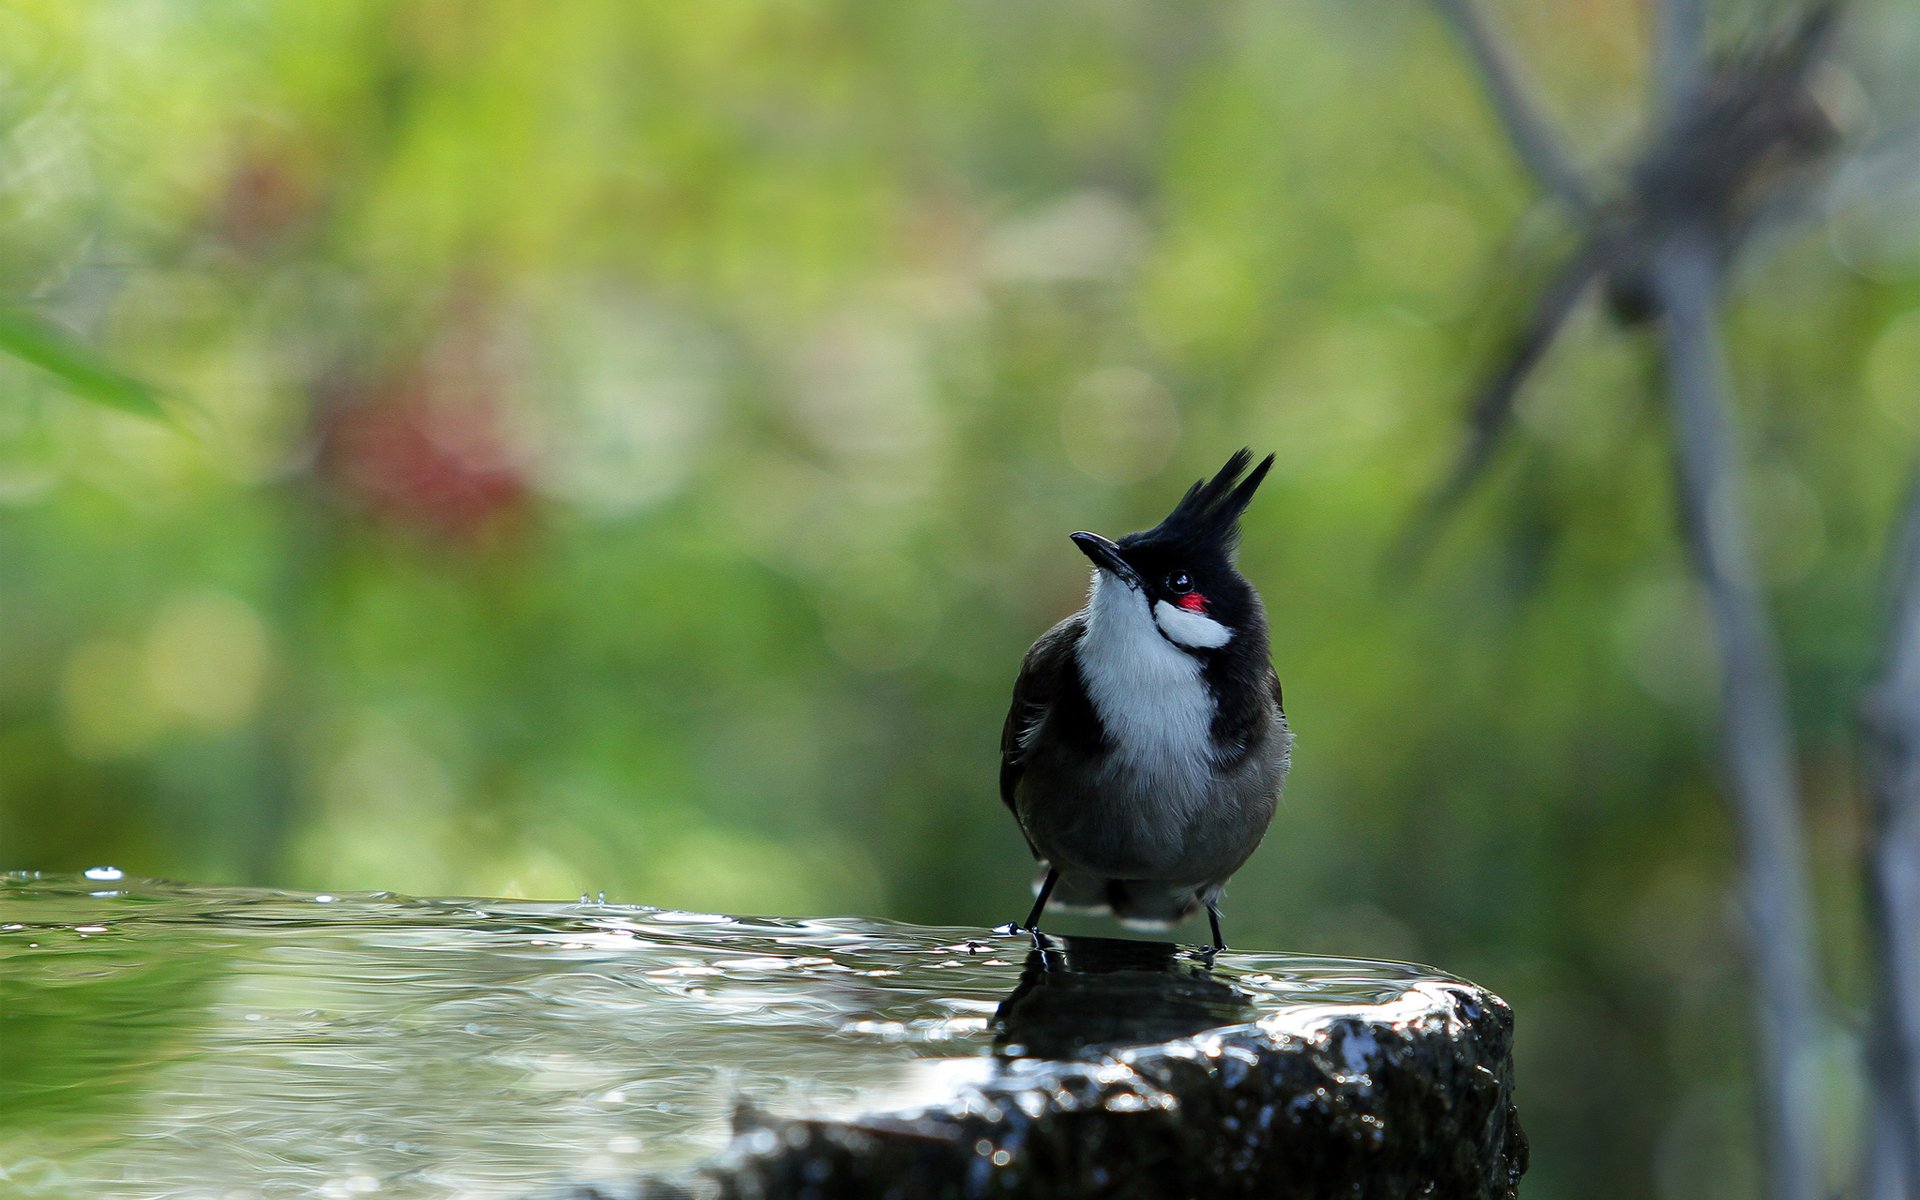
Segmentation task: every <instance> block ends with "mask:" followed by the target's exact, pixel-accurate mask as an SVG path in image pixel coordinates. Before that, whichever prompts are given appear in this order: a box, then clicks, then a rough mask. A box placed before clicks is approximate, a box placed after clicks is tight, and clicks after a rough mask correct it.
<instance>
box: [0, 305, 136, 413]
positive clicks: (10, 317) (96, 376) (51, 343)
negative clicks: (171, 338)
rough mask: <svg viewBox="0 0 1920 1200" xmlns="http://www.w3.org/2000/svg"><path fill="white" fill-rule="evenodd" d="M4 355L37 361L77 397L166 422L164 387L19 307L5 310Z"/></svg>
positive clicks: (0, 315)
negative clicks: (122, 367)
mask: <svg viewBox="0 0 1920 1200" xmlns="http://www.w3.org/2000/svg"><path fill="white" fill-rule="evenodd" d="M0 353H6V354H11V355H13V356H14V357H15V358H17V359H19V360H21V361H22V362H27V363H32V364H33V365H34V366H36V367H39V368H40V369H41V370H42V371H45V372H47V373H48V374H49V375H52V376H53V377H54V378H56V379H58V380H59V381H60V382H61V384H62V385H64V386H65V387H66V389H67V390H68V391H70V392H72V393H73V394H74V395H76V396H79V397H81V398H82V399H85V400H91V401H93V402H94V403H96V404H105V405H108V406H109V407H112V408H117V409H120V410H122V411H123V412H130V413H136V414H138V415H140V416H143V417H153V418H155V419H164V418H165V417H166V415H167V414H166V410H165V409H164V408H162V407H161V405H160V391H159V389H157V388H155V387H153V386H151V385H149V384H146V383H143V382H141V381H140V380H138V379H135V378H134V377H133V376H131V375H128V374H125V373H124V372H121V371H119V370H116V369H115V368H114V367H112V366H110V365H108V363H107V362H106V361H105V360H104V359H103V358H101V357H100V355H99V354H98V353H97V352H95V351H94V350H93V349H92V348H91V347H88V346H86V345H84V344H82V343H81V342H80V341H78V340H77V339H75V338H74V336H73V335H72V334H70V333H68V332H67V331H66V330H64V329H62V328H60V327H59V326H58V325H55V324H53V323H52V322H50V321H47V320H44V319H42V318H40V317H37V316H34V315H33V314H32V313H29V312H25V311H23V310H21V309H17V308H11V309H10V308H0Z"/></svg>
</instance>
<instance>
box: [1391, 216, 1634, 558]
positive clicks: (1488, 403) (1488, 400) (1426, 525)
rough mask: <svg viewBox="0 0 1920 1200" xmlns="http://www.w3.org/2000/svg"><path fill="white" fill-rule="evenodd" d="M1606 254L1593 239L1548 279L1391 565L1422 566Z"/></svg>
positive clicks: (1490, 457) (1484, 465)
mask: <svg viewBox="0 0 1920 1200" xmlns="http://www.w3.org/2000/svg"><path fill="white" fill-rule="evenodd" d="M1604 258H1605V253H1604V251H1603V249H1602V247H1601V245H1600V242H1599V240H1598V239H1593V240H1590V241H1588V242H1587V243H1586V244H1585V245H1583V246H1581V247H1580V248H1579V249H1578V250H1576V251H1574V253H1573V254H1572V255H1571V256H1570V257H1569V258H1568V259H1567V261H1566V262H1565V263H1563V264H1561V266H1560V268H1559V270H1557V271H1555V272H1554V274H1553V276H1552V278H1550V279H1549V280H1547V284H1546V286H1545V287H1544V288H1542V289H1541V291H1540V295H1539V298H1538V299H1536V300H1535V301H1534V303H1533V306H1532V308H1531V309H1530V310H1529V311H1528V313H1527V317H1526V320H1525V322H1524V323H1523V324H1522V325H1521V326H1520V328H1519V330H1518V331H1517V332H1515V333H1514V335H1513V336H1512V338H1511V339H1510V340H1509V342H1508V343H1507V348H1506V352H1505V353H1504V354H1502V355H1501V356H1500V359H1499V362H1500V366H1499V369H1498V370H1497V371H1495V372H1494V374H1493V375H1492V376H1491V377H1490V378H1488V379H1487V380H1486V381H1485V382H1484V383H1482V384H1481V385H1480V390H1479V392H1478V393H1477V394H1476V395H1475V396H1474V398H1473V405H1472V407H1471V408H1470V409H1469V410H1468V413H1467V429H1466V435H1465V438H1464V440H1463V441H1462V443H1461V446H1460V450H1459V453H1458V454H1456V455H1455V457H1454V460H1453V465H1452V467H1451V468H1450V469H1449V470H1448V472H1447V475H1446V477H1445V478H1444V479H1442V480H1441V481H1440V485H1439V486H1438V487H1436V488H1435V489H1434V490H1433V494H1432V495H1431V496H1429V497H1428V498H1427V500H1426V501H1425V502H1424V503H1423V504H1422V505H1421V507H1420V510H1419V511H1418V512H1417V513H1416V514H1415V515H1414V518H1413V520H1412V521H1410V522H1409V523H1408V526H1407V529H1406V532H1405V533H1404V534H1402V535H1401V537H1400V539H1399V542H1398V544H1397V546H1396V547H1395V550H1394V552H1393V554H1391V555H1390V556H1389V557H1388V560H1387V561H1388V564H1389V566H1390V568H1391V569H1393V570H1400V571H1406V570H1412V569H1413V568H1415V567H1417V566H1419V564H1420V560H1421V558H1422V557H1423V556H1424V555H1425V554H1426V552H1427V549H1428V547H1429V546H1430V545H1431V544H1432V542H1433V537H1434V534H1435V532H1436V531H1437V530H1438V529H1440V527H1441V526H1442V525H1444V524H1445V522H1446V520H1447V518H1448V517H1449V516H1451V515H1452V513H1453V509H1454V506H1455V505H1457V504H1458V503H1459V502H1460V500H1461V498H1462V497H1464V496H1465V495H1466V494H1467V491H1468V490H1469V489H1470V488H1472V487H1473V485H1474V484H1475V483H1476V482H1478V480H1479V478H1480V476H1481V474H1482V473H1483V472H1484V471H1485V470H1486V469H1487V464H1488V463H1490V462H1491V461H1492V460H1493V452H1494V451H1495V450H1496V449H1498V448H1499V445H1500V442H1501V439H1502V438H1503V437H1504V436H1505V434H1506V431H1507V428H1508V426H1509V425H1511V424H1512V421H1513V407H1514V402H1515V400H1517V399H1518V397H1519V395H1520V387H1521V385H1522V384H1524V383H1525V382H1526V381H1527V378H1528V376H1530V375H1532V374H1533V369H1534V368H1535V367H1536V366H1538V365H1539V363H1540V359H1541V358H1542V357H1543V356H1544V355H1545V354H1546V352H1547V348H1548V347H1549V346H1551V345H1553V341H1554V339H1555V338H1556V337H1557V336H1559V333H1560V329H1561V327H1562V326H1563V325H1565V324H1566V323H1567V318H1568V317H1570V316H1572V315H1573V310H1574V308H1575V307H1576V306H1577V305H1578V304H1579V302H1580V297H1581V296H1583V295H1585V294H1586V291H1587V288H1588V287H1589V286H1590V285H1591V284H1592V283H1593V281H1594V279H1595V278H1596V277H1597V276H1598V275H1599V274H1600V269H1601V266H1602V265H1603V260H1604Z"/></svg>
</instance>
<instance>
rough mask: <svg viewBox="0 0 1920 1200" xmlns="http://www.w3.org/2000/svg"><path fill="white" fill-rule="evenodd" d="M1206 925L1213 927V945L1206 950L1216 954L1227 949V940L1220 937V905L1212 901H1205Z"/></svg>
mask: <svg viewBox="0 0 1920 1200" xmlns="http://www.w3.org/2000/svg"><path fill="white" fill-rule="evenodd" d="M1207 924H1209V925H1211V926H1213V945H1211V946H1209V947H1207V950H1208V951H1209V952H1210V953H1213V954H1218V953H1219V952H1220V951H1222V950H1225V949H1226V948H1227V939H1225V938H1223V937H1221V936H1220V905H1219V904H1218V903H1217V902H1215V901H1212V900H1209V901H1207Z"/></svg>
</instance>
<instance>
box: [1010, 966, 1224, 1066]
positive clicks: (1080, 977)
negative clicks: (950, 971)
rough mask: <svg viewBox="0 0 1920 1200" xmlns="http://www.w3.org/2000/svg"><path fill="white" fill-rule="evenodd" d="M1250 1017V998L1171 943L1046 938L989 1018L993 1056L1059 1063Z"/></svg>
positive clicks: (1161, 1040) (1186, 1034) (1167, 1039)
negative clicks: (1042, 1059)
mask: <svg viewBox="0 0 1920 1200" xmlns="http://www.w3.org/2000/svg"><path fill="white" fill-rule="evenodd" d="M1253 1019H1254V1006H1253V998H1252V997H1251V996H1248V995H1247V994H1246V993H1244V992H1242V991H1240V990H1239V989H1237V988H1234V987H1230V986H1228V985H1227V984H1225V983H1222V982H1220V981H1219V980H1218V979H1215V978H1214V977H1213V975H1212V971H1211V968H1210V966H1209V965H1208V964H1207V963H1205V962H1203V961H1197V960H1195V959H1193V958H1191V957H1189V956H1187V954H1186V952H1185V951H1183V950H1182V949H1181V948H1180V947H1178V946H1175V945H1173V944H1172V943H1171V942H1136V941H1123V940H1120V939H1117V938H1094V937H1071V938H1051V937H1050V938H1047V939H1046V944H1045V947H1044V948H1040V947H1036V948H1035V949H1033V950H1031V951H1029V952H1028V954H1027V961H1026V963H1025V965H1024V966H1023V967H1022V969H1021V971H1020V984H1019V986H1018V987H1016V988H1014V989H1013V991H1012V992H1011V993H1010V994H1009V995H1008V996H1007V998H1006V999H1005V1000H1002V1001H1001V1002H1000V1007H999V1008H998V1009H996V1010H995V1011H994V1014H993V1030H994V1039H993V1045H994V1052H995V1053H996V1054H999V1055H1001V1056H1003V1057H1007V1058H1017V1057H1034V1058H1052V1059H1066V1058H1074V1057H1077V1056H1080V1055H1083V1054H1085V1053H1087V1052H1089V1051H1096V1050H1103V1049H1109V1048H1112V1047H1116V1046H1127V1045H1140V1044H1143V1043H1148V1042H1164V1041H1170V1040H1172V1039H1174V1038H1181V1037H1191V1036H1193V1035H1194V1034H1197V1033H1203V1032H1205V1031H1207V1030H1209V1029H1218V1028H1220V1027H1222V1026H1226V1025H1241V1024H1245V1023H1246V1022H1248V1021H1251V1020H1253Z"/></svg>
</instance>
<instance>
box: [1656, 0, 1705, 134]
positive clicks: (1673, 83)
mask: <svg viewBox="0 0 1920 1200" xmlns="http://www.w3.org/2000/svg"><path fill="white" fill-rule="evenodd" d="M1653 11H1654V22H1655V24H1654V31H1653V102H1654V109H1655V111H1656V112H1658V113H1660V114H1661V115H1662V117H1663V118H1672V117H1673V116H1675V115H1676V114H1679V113H1683V112H1685V111H1687V110H1688V109H1689V108H1691V107H1692V105H1693V98H1694V94H1695V93H1696V92H1698V91H1699V88H1700V84H1701V82H1702V80H1703V79H1704V78H1705V75H1706V43H1707V6H1706V4H1705V2H1704V0H1659V3H1656V4H1655V5H1654V6H1653Z"/></svg>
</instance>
